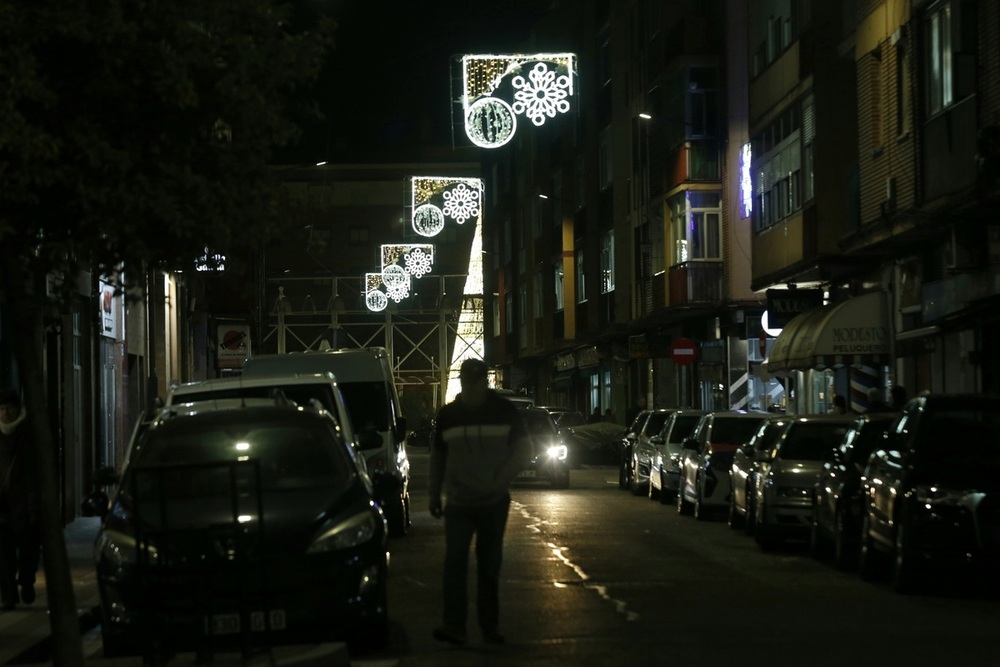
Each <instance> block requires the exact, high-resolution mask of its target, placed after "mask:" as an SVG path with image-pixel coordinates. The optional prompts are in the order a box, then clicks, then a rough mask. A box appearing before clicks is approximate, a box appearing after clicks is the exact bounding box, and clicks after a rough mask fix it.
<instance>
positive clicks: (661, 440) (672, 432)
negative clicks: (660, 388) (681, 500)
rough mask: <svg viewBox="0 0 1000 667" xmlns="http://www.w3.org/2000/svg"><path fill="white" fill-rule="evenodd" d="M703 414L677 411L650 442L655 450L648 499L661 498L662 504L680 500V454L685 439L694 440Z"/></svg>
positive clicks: (651, 465)
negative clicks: (678, 495)
mask: <svg viewBox="0 0 1000 667" xmlns="http://www.w3.org/2000/svg"><path fill="white" fill-rule="evenodd" d="M704 414H705V411H704V410H690V409H684V410H675V411H674V412H673V413H672V414H671V415H670V416H669V417H667V420H666V421H665V422H663V428H661V429H660V432H659V433H658V434H657V435H654V436H653V437H652V438H650V439H649V443H650V446H652V447H653V448H654V449H655V453H653V454H652V455H651V457H652V462H651V464H650V469H649V497H650V498H659V500H660V502H661V503H664V504H666V503H672V502H674V501H675V500H676V499H677V489H678V488H679V486H680V479H681V452H682V451H683V448H682V444H683V442H684V440H685V439H687V438H689V437H691V433H692V432H694V428H695V427H696V426H697V425H698V422H699V421H700V420H701V417H702V415H704Z"/></svg>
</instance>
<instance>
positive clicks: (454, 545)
mask: <svg viewBox="0 0 1000 667" xmlns="http://www.w3.org/2000/svg"><path fill="white" fill-rule="evenodd" d="M459 380H460V381H461V383H462V392H461V393H460V394H459V395H458V396H457V397H456V398H455V400H454V401H453V402H451V403H449V404H448V405H445V406H444V407H442V408H441V410H440V411H439V412H438V417H437V428H436V429H435V433H434V441H433V443H432V445H431V462H430V506H429V508H430V512H431V515H433V516H434V517H435V518H440V517H441V516H444V532H445V562H444V591H443V592H444V624H443V625H442V626H441V627H439V628H437V629H435V630H434V638H435V639H437V640H438V641H443V642H448V643H451V644H464V643H465V641H466V638H465V625H466V615H467V612H468V570H469V547H470V545H471V543H472V538H473V535H475V538H476V574H477V577H476V581H477V590H476V609H477V614H478V621H479V627H480V629H481V630H482V633H483V641H485V642H486V643H489V644H502V643H503V642H504V638H503V635H501V634H500V632H499V629H498V628H499V622H500V601H499V587H500V563H501V561H502V560H503V535H504V530H505V528H506V526H507V512H508V510H509V508H510V491H509V487H510V482H511V481H512V480H513V479H514V478H515V477H516V476H517V474H518V472H520V471H521V469H522V468H524V466H525V464H526V463H527V461H528V457H529V456H530V452H531V448H530V443H529V441H528V434H527V432H526V431H525V428H524V424H523V423H522V421H521V416H520V414H518V411H517V407H516V406H515V405H514V404H513V403H511V402H510V401H508V400H506V399H504V398H503V397H501V396H500V395H499V394H497V393H496V392H494V391H493V390H491V389H490V388H489V383H488V380H487V366H486V364H485V363H484V362H483V361H481V360H479V359H467V360H466V361H464V362H463V363H462V367H461V370H460V371H459ZM442 490H443V491H444V494H445V498H446V500H447V503H446V504H445V505H443V506H442V501H441V493H442Z"/></svg>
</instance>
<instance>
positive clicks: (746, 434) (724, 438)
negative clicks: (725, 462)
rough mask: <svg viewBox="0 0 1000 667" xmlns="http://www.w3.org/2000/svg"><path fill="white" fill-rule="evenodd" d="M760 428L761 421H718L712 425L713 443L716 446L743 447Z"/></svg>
mask: <svg viewBox="0 0 1000 667" xmlns="http://www.w3.org/2000/svg"><path fill="white" fill-rule="evenodd" d="M758 428H760V420H759V419H716V420H714V423H713V424H712V442H713V443H715V444H720V445H721V444H727V445H742V444H744V443H747V442H750V438H752V437H753V434H754V433H756V432H757V429H758Z"/></svg>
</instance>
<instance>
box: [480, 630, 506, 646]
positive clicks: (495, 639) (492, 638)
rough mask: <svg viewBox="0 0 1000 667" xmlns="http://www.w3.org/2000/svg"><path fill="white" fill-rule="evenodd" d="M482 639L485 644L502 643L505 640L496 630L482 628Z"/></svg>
mask: <svg viewBox="0 0 1000 667" xmlns="http://www.w3.org/2000/svg"><path fill="white" fill-rule="evenodd" d="M483 641H484V642H485V643H487V644H504V643H506V642H507V640H506V639H504V638H503V635H502V634H500V633H499V632H497V631H496V630H483Z"/></svg>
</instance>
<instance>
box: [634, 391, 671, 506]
mask: <svg viewBox="0 0 1000 667" xmlns="http://www.w3.org/2000/svg"><path fill="white" fill-rule="evenodd" d="M673 413H674V410H671V409H667V408H658V409H656V410H650V411H649V416H648V417H646V421H645V422H643V425H642V428H641V429H640V430H639V431H638V432H637V433H636V434H635V438H634V440H632V442H631V443H630V447H629V450H630V452H631V457H630V460H629V464H628V486H629V489H630V490H631V491H632V494H633V495H636V496H642V495H646V494H647V491H648V489H649V471H650V469H651V468H652V465H653V457H654V456H656V447H655V446H654V445H653V444H652V443H651V442H650V440H651V439H652V438H654V437H656V436H657V435H659V434H660V431H661V430H663V424H664V423H665V422H666V421H667V417H669V416H670V415H671V414H673Z"/></svg>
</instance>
